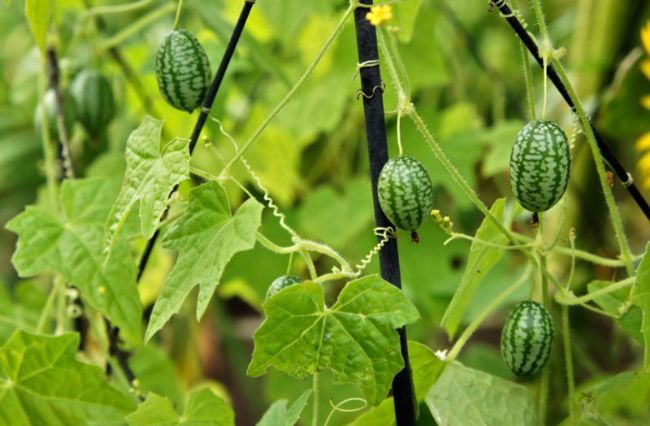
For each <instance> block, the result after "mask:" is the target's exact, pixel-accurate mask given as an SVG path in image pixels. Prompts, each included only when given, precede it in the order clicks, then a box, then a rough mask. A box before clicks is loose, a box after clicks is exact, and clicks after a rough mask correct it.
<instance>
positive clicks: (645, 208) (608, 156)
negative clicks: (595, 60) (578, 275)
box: [491, 0, 650, 220]
mask: <svg viewBox="0 0 650 426" xmlns="http://www.w3.org/2000/svg"><path fill="white" fill-rule="evenodd" d="M491 4H492V5H494V7H496V8H497V9H498V10H499V12H501V15H502V16H503V17H504V19H505V20H506V21H508V23H509V24H510V26H511V27H512V29H513V30H514V31H515V33H517V37H519V39H520V40H521V41H522V43H524V45H525V46H526V48H527V49H528V51H529V52H530V54H531V55H533V58H535V61H537V63H538V64H539V65H540V66H541V67H544V60H543V59H542V56H541V55H540V52H539V49H538V47H537V43H535V41H534V40H533V38H532V37H531V36H530V34H529V33H528V31H526V29H525V28H524V27H523V25H522V24H521V22H520V21H519V19H518V18H517V16H515V15H514V14H513V13H512V10H511V9H510V7H508V5H507V4H506V2H505V1H503V0H499V1H492V3H491ZM546 75H547V76H548V78H549V80H551V82H552V83H553V85H554V86H555V88H556V89H557V91H558V92H560V95H561V96H562V98H564V101H565V102H566V103H567V105H569V107H570V108H571V109H572V110H573V112H576V107H575V105H574V103H573V101H572V100H571V96H569V92H568V91H567V89H566V87H565V86H564V83H562V79H561V78H560V76H559V75H558V73H557V71H555V68H554V67H553V66H552V65H551V64H547V66H546ZM589 124H590V125H591V130H592V131H593V132H594V136H595V137H596V143H597V144H598V149H599V150H600V154H601V155H602V156H603V158H604V159H605V161H606V162H607V163H608V164H609V165H610V167H611V168H612V169H613V170H614V173H616V176H617V177H618V178H619V180H620V181H621V182H623V186H624V187H625V188H626V189H627V191H628V192H629V193H630V195H631V196H632V198H633V199H634V201H635V202H636V204H637V205H638V206H639V208H640V209H641V211H642V212H643V214H645V216H646V218H648V220H650V206H649V205H648V203H647V201H646V200H645V199H644V198H643V195H641V193H640V192H639V190H638V188H637V187H636V185H635V184H634V181H633V180H632V175H631V174H629V173H628V172H627V170H625V168H624V167H623V166H622V165H621V163H619V161H618V160H617V159H616V157H615V156H614V154H613V153H612V151H611V150H610V149H609V146H607V143H605V140H604V139H603V137H602V136H601V134H600V132H598V129H596V127H595V126H594V124H593V123H592V122H591V119H589Z"/></svg>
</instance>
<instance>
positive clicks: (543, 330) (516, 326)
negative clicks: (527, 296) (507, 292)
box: [501, 300, 553, 377]
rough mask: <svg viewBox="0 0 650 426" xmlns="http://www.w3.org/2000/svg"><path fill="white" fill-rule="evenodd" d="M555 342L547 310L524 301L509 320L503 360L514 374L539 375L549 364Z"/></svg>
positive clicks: (503, 343)
mask: <svg viewBox="0 0 650 426" xmlns="http://www.w3.org/2000/svg"><path fill="white" fill-rule="evenodd" d="M552 342H553V320H552V319H551V316H550V315H549V313H548V311H547V310H546V309H545V308H544V306H542V305H540V304H539V303H537V302H533V301H529V300H527V301H524V302H521V303H519V304H518V305H517V306H515V307H514V308H513V309H512V311H510V313H509V314H508V317H507V318H506V323H505V326H504V327H503V331H502V332H501V356H502V357H503V359H504V360H505V362H506V364H508V367H509V368H510V370H512V372H513V373H515V374H516V375H517V376H521V377H527V376H532V375H534V374H537V373H538V372H539V371H540V370H541V369H542V368H543V367H544V365H545V364H546V361H548V357H549V355H550V353H551V343H552Z"/></svg>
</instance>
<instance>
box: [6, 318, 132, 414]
mask: <svg viewBox="0 0 650 426" xmlns="http://www.w3.org/2000/svg"><path fill="white" fill-rule="evenodd" d="M78 346H79V336H78V335H76V334H64V335H61V336H57V337H49V336H37V335H33V334H28V333H25V332H23V331H17V332H16V333H15V334H14V335H13V336H12V337H11V339H10V340H9V341H8V342H7V344H6V345H5V346H3V347H2V349H0V382H2V387H1V388H0V423H2V424H3V425H7V426H12V425H16V426H22V425H48V426H59V425H61V426H67V425H81V424H83V425H102V426H108V425H121V424H123V418H124V416H125V415H126V414H128V413H130V412H131V411H133V410H134V409H135V404H134V402H133V401H132V400H131V398H129V396H127V395H125V394H123V393H122V392H120V391H118V390H117V389H115V388H113V387H112V386H111V385H109V384H108V382H107V381H106V376H105V375H104V372H103V371H102V370H101V369H100V368H98V367H96V366H92V365H88V364H84V363H82V362H78V361H76V360H75V353H76V351H77V347H78Z"/></svg>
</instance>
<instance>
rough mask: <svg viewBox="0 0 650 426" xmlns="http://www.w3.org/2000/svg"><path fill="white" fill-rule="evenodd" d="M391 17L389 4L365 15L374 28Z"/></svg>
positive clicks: (371, 9)
mask: <svg viewBox="0 0 650 426" xmlns="http://www.w3.org/2000/svg"><path fill="white" fill-rule="evenodd" d="M392 17H393V9H392V8H391V7H390V5H389V4H385V5H380V6H373V7H371V8H370V12H368V13H367V14H366V20H368V21H369V22H370V24H371V25H372V26H374V27H376V26H379V25H381V24H383V23H384V22H388V21H390V20H391V18H392ZM648 37H650V27H649V28H648ZM648 46H649V47H650V40H648Z"/></svg>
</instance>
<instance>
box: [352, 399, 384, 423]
mask: <svg viewBox="0 0 650 426" xmlns="http://www.w3.org/2000/svg"><path fill="white" fill-rule="evenodd" d="M394 424H395V405H394V402H393V398H392V397H391V398H386V399H384V400H383V401H382V402H381V404H379V405H378V406H376V407H373V408H372V409H370V410H368V411H366V412H365V413H363V414H361V415H360V416H359V417H357V418H356V419H354V421H353V422H352V423H350V424H349V425H348V426H393V425H394Z"/></svg>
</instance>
